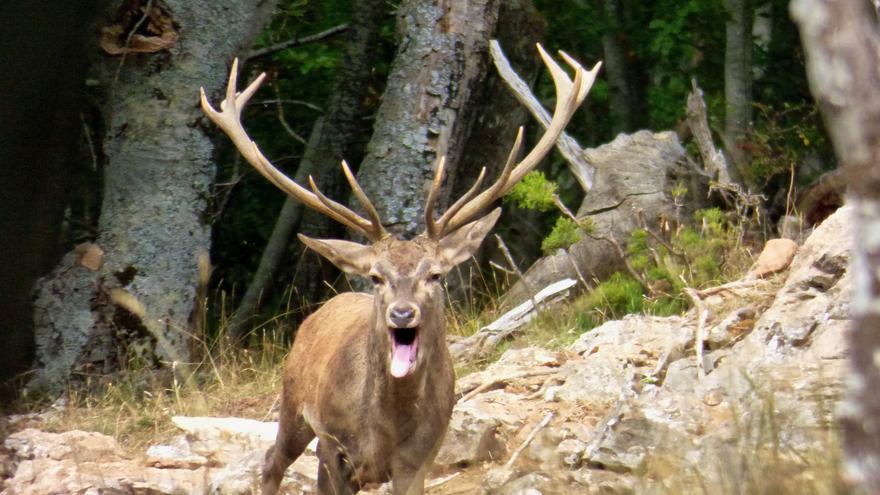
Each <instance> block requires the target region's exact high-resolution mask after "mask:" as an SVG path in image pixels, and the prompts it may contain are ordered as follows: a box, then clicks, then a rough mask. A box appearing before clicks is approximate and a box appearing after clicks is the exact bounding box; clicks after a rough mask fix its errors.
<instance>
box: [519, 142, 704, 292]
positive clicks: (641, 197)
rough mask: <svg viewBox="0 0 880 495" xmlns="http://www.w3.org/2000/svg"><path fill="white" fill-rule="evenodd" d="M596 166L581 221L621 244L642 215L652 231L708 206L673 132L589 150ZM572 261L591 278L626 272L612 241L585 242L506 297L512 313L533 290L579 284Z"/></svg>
mask: <svg viewBox="0 0 880 495" xmlns="http://www.w3.org/2000/svg"><path fill="white" fill-rule="evenodd" d="M584 154H585V156H586V157H587V159H588V160H589V162H590V163H592V164H593V165H595V166H596V177H595V181H594V187H593V189H592V190H591V191H590V192H589V194H587V195H586V196H585V197H584V202H583V203H582V204H581V206H580V208H579V209H578V211H577V216H578V218H581V217H585V216H587V217H589V218H590V219H591V221H592V224H593V230H594V231H595V235H596V236H604V237H607V236H609V235H613V236H614V237H615V238H616V239H618V240H619V241H620V242H624V243H625V240H626V239H628V238H629V236H630V234H631V233H632V231H633V229H636V228H639V227H640V225H639V220H638V217H637V215H636V212H637V211H640V212H643V213H644V218H645V221H646V222H647V223H648V225H649V226H652V227H653V226H656V225H657V224H658V223H659V222H660V221H662V220H663V219H674V218H676V215H677V214H680V215H682V216H683V217H687V216H689V215H690V214H691V213H692V210H693V209H697V208H700V206H701V205H702V204H704V202H705V197H706V194H705V192H706V184H705V181H704V178H702V177H701V176H700V174H699V173H698V172H697V170H696V168H695V167H694V166H693V165H692V164H690V163H689V162H688V158H687V155H686V153H685V150H684V148H682V146H681V144H680V143H679V141H678V137H677V135H676V134H675V133H673V132H658V133H651V132H649V131H639V132H636V133H633V134H619V135H618V136H617V137H616V138H615V139H614V140H613V141H612V142H610V143H608V144H605V145H603V146H600V147H598V148H594V149H589V150H585V151H584ZM682 184H683V185H685V186H686V188H687V195H686V196H687V197H686V198H685V199H684V201H683V204H685V205H686V207H685V210H686V211H677V210H676V206H675V204H674V201H673V197H672V194H671V191H672V189H673V188H675V187H676V186H679V185H682ZM572 262H574V263H576V264H577V266H578V270H579V271H580V273H581V274H583V276H584V277H586V278H588V279H593V278H595V279H599V280H601V279H604V278H607V277H608V276H609V275H611V274H612V273H614V272H615V271H617V270H620V269H621V268H622V264H621V261H620V257H619V256H618V255H617V253H615V252H614V249H612V248H611V247H610V246H609V244H608V242H607V241H604V240H595V239H593V238H590V237H584V238H583V239H581V240H580V241H578V242H577V243H575V244H574V245H573V246H571V247H570V248H569V249H568V252H567V253H566V252H564V251H563V252H557V253H555V254H552V255H549V256H545V257H543V258H541V259H540V260H538V261H537V262H535V264H533V265H532V266H531V267H530V268H529V269H528V270H527V271H526V273H525V277H524V278H523V280H521V281H518V282H516V283H515V284H514V285H513V287H511V288H510V290H509V291H508V292H507V294H505V296H504V297H503V305H504V307H506V308H512V307H514V306H516V305H517V304H520V303H522V302H523V301H525V300H527V299H529V297H530V296H531V295H533V291H534V290H536V289H538V288H541V287H546V286H548V285H550V284H552V283H554V282H556V281H559V280H562V279H565V278H571V279H575V280H577V279H579V274H578V273H577V271H576V270H575V269H574V267H573V265H572Z"/></svg>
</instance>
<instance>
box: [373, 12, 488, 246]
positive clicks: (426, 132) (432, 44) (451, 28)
mask: <svg viewBox="0 0 880 495" xmlns="http://www.w3.org/2000/svg"><path fill="white" fill-rule="evenodd" d="M499 3H500V2H498V1H497V0H478V1H473V2H454V1H448V0H406V1H404V2H403V4H401V6H400V8H399V13H400V14H399V32H400V36H401V39H400V43H399V48H398V52H397V55H396V57H395V59H394V62H393V65H392V70H391V73H390V74H389V77H388V85H387V87H386V90H385V94H384V96H383V100H382V104H381V106H380V107H379V111H378V114H377V117H376V124H375V126H374V129H373V136H372V139H371V140H370V143H369V145H368V147H367V154H366V156H365V158H364V161H363V163H362V164H361V168H360V172H359V180H360V182H361V184H362V186H363V187H364V190H365V191H366V192H367V194H368V195H369V197H370V198H371V199H372V200H373V202H374V204H375V206H376V209H377V210H378V212H379V215H380V216H381V217H382V219H383V222H385V224H386V227H387V228H388V230H389V231H391V232H394V233H397V234H400V235H402V236H404V237H412V236H414V235H416V234H418V233H419V232H421V230H422V228H423V226H424V219H423V218H422V214H423V212H424V202H425V199H426V196H427V194H426V191H427V190H428V188H429V187H430V183H431V180H432V177H433V168H434V163H435V162H436V160H437V157H438V156H440V155H446V159H447V162H446V163H447V174H448V176H449V177H455V176H456V172H457V169H458V164H459V162H460V161H461V158H462V152H463V150H464V146H463V143H464V141H465V140H466V138H467V136H468V134H469V133H470V131H471V127H472V126H473V125H474V122H475V120H476V118H477V117H478V116H477V115H476V112H475V111H474V110H475V109H476V107H477V105H475V104H474V103H475V99H476V98H477V96H478V94H479V89H480V87H481V85H482V84H483V79H484V77H485V75H486V71H487V70H488V68H489V60H488V56H487V53H488V43H489V38H490V37H491V36H492V35H493V34H494V32H495V26H496V24H497V20H498V8H499ZM453 187H454V186H453ZM449 189H450V188H449V187H448V186H447V187H446V188H444V191H443V192H442V194H443V196H444V197H443V198H441V203H443V202H444V200H445V198H446V197H447V196H448V194H449V193H448V191H449ZM441 210H442V208H441Z"/></svg>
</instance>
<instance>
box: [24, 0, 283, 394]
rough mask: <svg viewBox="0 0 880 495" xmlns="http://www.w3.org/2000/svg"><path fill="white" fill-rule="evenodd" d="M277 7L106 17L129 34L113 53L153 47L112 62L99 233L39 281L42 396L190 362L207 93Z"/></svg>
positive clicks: (157, 5) (167, 8)
mask: <svg viewBox="0 0 880 495" xmlns="http://www.w3.org/2000/svg"><path fill="white" fill-rule="evenodd" d="M273 8H274V2H273V1H271V0H268V1H264V0H249V1H244V2H242V1H234V0H164V1H162V0H154V1H149V2H148V1H140V0H135V1H127V2H122V5H121V6H120V7H119V10H118V11H117V12H116V13H115V17H114V18H112V19H108V20H107V21H106V25H105V26H106V27H107V28H110V29H111V31H112V29H113V28H114V27H115V28H116V30H117V31H116V32H117V35H116V36H115V37H113V36H108V37H105V38H104V40H103V41H104V42H103V43H102V47H104V49H105V50H107V51H108V52H114V51H116V52H119V51H120V50H121V51H123V52H124V51H126V50H128V49H130V48H132V47H135V46H141V47H145V48H144V50H145V51H144V52H142V53H133V52H128V53H126V54H125V55H105V56H104V57H103V60H102V62H101V63H99V64H98V67H97V68H96V69H97V71H98V72H99V73H100V74H101V76H100V79H101V81H102V83H103V85H104V87H105V88H106V91H107V101H106V105H105V108H104V116H105V120H106V122H105V127H106V136H105V138H104V150H103V152H104V153H105V155H106V156H105V158H106V167H105V175H104V199H103V203H102V207H101V215H100V220H99V224H98V232H97V237H96V239H95V240H94V243H93V244H91V245H88V246H82V247H81V248H80V249H78V250H77V251H76V252H72V253H68V254H67V255H66V256H65V257H64V259H63V260H62V262H61V263H60V264H59V265H58V266H57V267H56V268H55V269H54V270H53V271H52V273H50V274H49V275H48V276H47V277H45V278H44V279H43V280H42V281H41V282H40V283H39V284H38V297H37V300H36V303H35V323H36V346H37V364H38V367H39V368H38V370H37V372H36V374H35V375H34V378H33V380H32V381H31V384H30V386H31V388H32V389H38V390H45V391H49V392H58V391H60V390H62V389H63V387H64V385H65V384H66V383H67V382H68V381H69V380H70V379H71V377H73V376H78V375H80V374H86V375H88V374H93V373H94V374H104V373H108V372H112V371H114V370H117V369H119V368H120V367H124V366H127V365H131V364H134V365H145V366H154V365H157V364H159V363H164V364H169V363H170V362H172V361H178V362H181V363H185V362H187V361H188V360H189V356H190V346H191V344H192V338H191V337H192V335H191V328H192V325H191V324H192V322H191V318H192V315H193V314H194V309H195V306H196V289H197V286H198V284H199V281H200V275H199V267H198V264H199V263H198V260H199V258H200V256H202V255H203V254H204V255H205V256H206V253H207V252H208V248H209V241H210V228H209V226H208V225H207V224H206V223H205V221H204V219H203V218H202V214H203V212H204V210H205V208H206V200H207V195H208V194H209V187H210V184H211V181H212V179H213V175H214V164H213V161H212V152H213V146H212V144H211V139H210V138H209V136H208V135H207V134H206V133H205V131H204V130H203V126H202V125H201V121H202V115H201V111H200V109H199V107H198V88H199V86H204V87H205V88H206V90H207V91H208V92H209V93H211V94H212V95H216V93H217V91H218V90H219V89H220V88H221V87H222V86H223V85H224V82H225V78H226V75H227V73H228V64H229V62H230V60H231V58H232V57H233V56H235V55H236V54H237V53H239V51H240V50H241V49H243V48H245V47H247V46H249V45H250V44H251V42H252V41H253V39H254V38H255V36H256V34H257V33H258V32H259V30H260V29H261V27H262V25H263V23H264V22H265V21H266V20H267V19H268V18H269V16H270V15H271V13H272V10H273ZM145 9H149V11H145ZM142 41H146V43H145V44H144V45H141V44H140V43H141V42H142ZM157 44H158V46H159V49H155V46H156V45H157ZM151 45H152V48H151Z"/></svg>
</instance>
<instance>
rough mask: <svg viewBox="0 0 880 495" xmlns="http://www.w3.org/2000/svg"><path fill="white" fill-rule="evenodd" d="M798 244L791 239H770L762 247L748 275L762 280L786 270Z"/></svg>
mask: <svg viewBox="0 0 880 495" xmlns="http://www.w3.org/2000/svg"><path fill="white" fill-rule="evenodd" d="M797 250H798V244H797V243H796V242H795V241H793V240H791V239H770V240H769V241H767V244H765V245H764V249H763V250H762V251H761V254H760V255H758V260H757V261H755V264H754V265H752V267H751V268H750V269H749V274H751V275H752V276H755V277H758V278H764V277H766V276H768V275H772V274H774V273H777V272H781V271H782V270H785V269H786V268H788V266H789V265H790V264H791V262H792V260H793V259H794V255H795V253H797Z"/></svg>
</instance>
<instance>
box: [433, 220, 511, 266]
mask: <svg viewBox="0 0 880 495" xmlns="http://www.w3.org/2000/svg"><path fill="white" fill-rule="evenodd" d="M499 216H501V208H495V209H494V210H492V212H491V213H489V214H488V215H486V216H484V217H483V218H480V219H479V220H475V221H473V222H471V223H468V224H465V225H463V226H461V227H460V228H458V229H456V230H455V231H454V232H452V233H450V234H447V235H446V236H445V237H444V238H443V239H440V244H439V246H438V247H437V254H438V255H439V258H440V260H441V262H442V263H443V268H444V270H447V271H448V270H451V269H452V268H454V267H455V265H457V264H459V263H461V262H463V261H465V260H467V259H468V258H470V257H471V256H472V255H473V254H474V253H475V252H476V251H477V248H479V247H480V244H482V243H483V239H484V238H485V237H486V235H487V234H488V233H489V231H490V230H492V227H494V226H495V222H497V221H498V217H499Z"/></svg>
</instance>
